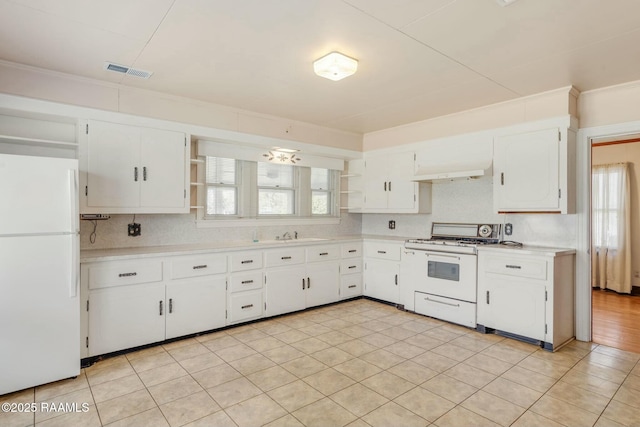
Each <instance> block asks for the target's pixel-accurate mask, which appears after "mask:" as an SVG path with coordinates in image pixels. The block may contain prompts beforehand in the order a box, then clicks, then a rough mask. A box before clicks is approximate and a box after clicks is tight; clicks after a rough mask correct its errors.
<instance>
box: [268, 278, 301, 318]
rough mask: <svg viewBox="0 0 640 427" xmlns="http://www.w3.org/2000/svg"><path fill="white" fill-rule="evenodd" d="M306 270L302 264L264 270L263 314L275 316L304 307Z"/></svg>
mask: <svg viewBox="0 0 640 427" xmlns="http://www.w3.org/2000/svg"><path fill="white" fill-rule="evenodd" d="M306 271H307V270H306V268H305V266H304V265H296V266H292V267H285V268H277V269H267V271H266V272H265V300H266V301H265V302H266V310H265V314H266V315H267V316H277V315H279V314H284V313H290V312H293V311H298V310H303V309H304V308H305V306H306V302H305V289H306V274H305V273H306Z"/></svg>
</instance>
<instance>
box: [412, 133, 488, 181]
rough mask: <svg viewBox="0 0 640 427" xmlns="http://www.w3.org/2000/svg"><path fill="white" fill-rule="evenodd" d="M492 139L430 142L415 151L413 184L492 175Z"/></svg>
mask: <svg viewBox="0 0 640 427" xmlns="http://www.w3.org/2000/svg"><path fill="white" fill-rule="evenodd" d="M492 166H493V140H492V139H489V138H487V139H481V140H478V139H474V140H457V141H443V140H440V141H430V142H429V143H427V144H426V145H425V146H424V148H422V149H420V150H419V151H417V152H416V161H415V170H414V177H413V181H431V182H438V181H451V180H454V179H474V178H481V177H484V176H491V174H492V173H493V167H492Z"/></svg>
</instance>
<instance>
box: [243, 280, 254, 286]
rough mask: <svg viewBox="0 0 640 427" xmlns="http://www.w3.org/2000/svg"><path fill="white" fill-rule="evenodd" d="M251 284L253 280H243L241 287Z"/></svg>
mask: <svg viewBox="0 0 640 427" xmlns="http://www.w3.org/2000/svg"><path fill="white" fill-rule="evenodd" d="M251 283H253V280H243V281H242V284H243V285H249V284H251Z"/></svg>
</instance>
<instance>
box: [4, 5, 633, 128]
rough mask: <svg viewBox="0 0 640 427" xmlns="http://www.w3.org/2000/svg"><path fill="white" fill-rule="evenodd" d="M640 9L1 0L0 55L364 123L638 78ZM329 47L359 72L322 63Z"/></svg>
mask: <svg viewBox="0 0 640 427" xmlns="http://www.w3.org/2000/svg"><path fill="white" fill-rule="evenodd" d="M639 16H640V1H638V0H606V1H605V0H519V1H517V2H516V3H513V4H512V5H510V6H507V7H501V6H499V5H498V4H497V2H496V0H109V1H103V0H101V1H98V0H55V1H51V0H0V59H3V60H6V61H11V62H15V63H20V64H27V65H31V66H36V67H41V68H45V69H50V70H55V71H60V72H64V73H70V74H75V75H79V76H85V77H90V78H95V79H100V80H104V81H108V82H115V83H121V84H124V85H127V86H133V87H139V88H146V89H150V90H156V91H160V92H166V93H170V94H174V95H180V96H185V97H189V98H194V99H199V100H203V101H208V102H213V103H216V104H222V105H228V106H232V107H236V108H241V109H245V110H251V111H256V112H261V113H266V114H273V115H277V116H282V117H287V118H290V119H295V120H300V121H305V122H310V123H316V124H319V125H324V126H329V127H333V128H338V129H344V130H350V131H354V132H359V133H366V132H371V131H375V130H379V129H383V128H388V127H392V126H396V125H400V124H404V123H409V122H413V121H417V120H422V119H426V118H429V117H435V116H440V115H444V114H449V113H453V112H456V111H462V110H466V109H470V108H474V107H478V106H482V105H487V104H492V103H496V102H500V101H505V100H509V99H513V98H517V97H520V96H526V95H530V94H534V93H539V92H543V91H545V90H551V89H556V88H559V87H563V86H568V85H573V86H575V87H576V88H577V89H578V90H580V91H586V90H590V89H595V88H599V87H604V86H610V85H614V84H618V83H624V82H627V81H632V80H640V55H639V54H638V46H640V19H639V18H638V17H639ZM333 50H338V51H340V52H343V53H345V54H347V55H349V56H352V57H355V58H357V59H358V60H359V61H360V62H359V69H358V72H357V73H356V74H355V75H354V76H351V77H348V78H346V79H344V80H341V81H338V82H333V81H330V80H326V79H323V78H320V77H318V76H316V75H315V74H313V67H312V62H313V60H315V59H317V58H319V57H321V56H323V55H324V54H326V53H328V52H330V51H333ZM104 61H112V62H115V63H118V64H123V65H127V66H131V67H135V68H140V69H143V70H149V71H153V72H154V74H153V76H152V77H151V78H150V79H149V80H142V79H138V78H135V77H131V76H123V75H121V74H117V73H113V72H108V71H105V70H103V63H104Z"/></svg>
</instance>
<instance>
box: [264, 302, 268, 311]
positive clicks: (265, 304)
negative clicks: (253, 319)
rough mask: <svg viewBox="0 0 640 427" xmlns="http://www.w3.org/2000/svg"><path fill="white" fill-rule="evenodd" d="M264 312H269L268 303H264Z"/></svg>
mask: <svg viewBox="0 0 640 427" xmlns="http://www.w3.org/2000/svg"><path fill="white" fill-rule="evenodd" d="M264 311H267V303H266V301H265V303H264Z"/></svg>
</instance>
